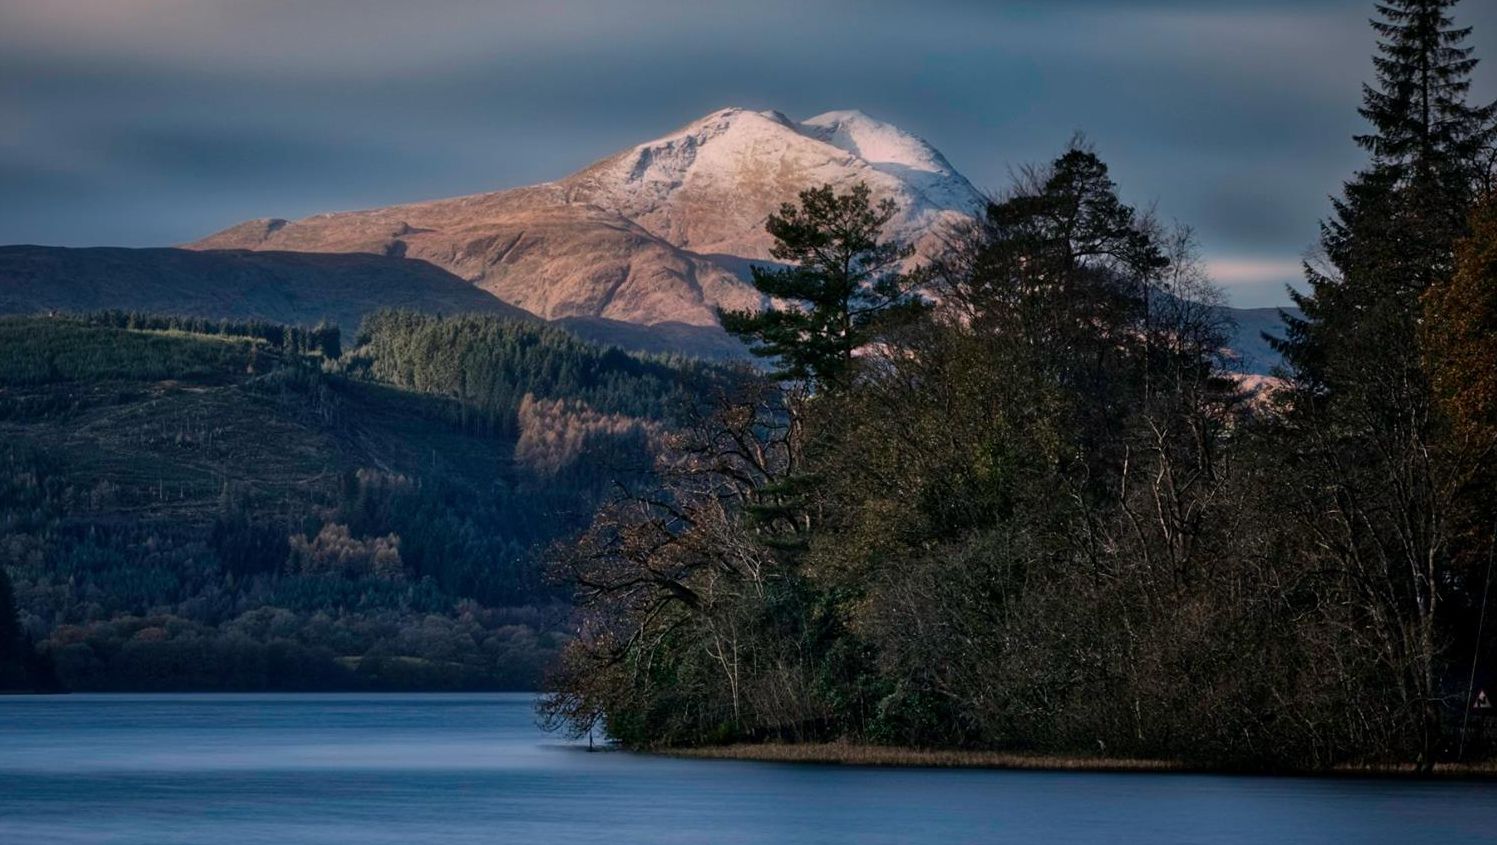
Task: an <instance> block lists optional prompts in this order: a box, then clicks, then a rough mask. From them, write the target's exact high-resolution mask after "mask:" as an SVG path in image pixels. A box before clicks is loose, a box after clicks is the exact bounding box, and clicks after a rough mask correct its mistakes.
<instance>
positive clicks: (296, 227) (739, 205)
mask: <svg viewBox="0 0 1497 845" xmlns="http://www.w3.org/2000/svg"><path fill="white" fill-rule="evenodd" d="M857 182H866V183H867V184H868V185H869V187H870V188H872V189H873V192H874V195H875V197H876V198H879V199H883V198H889V199H893V200H894V201H895V202H896V203H897V204H898V205H899V207H900V213H899V216H898V217H897V218H896V219H895V220H894V221H893V222H892V224H891V233H892V234H893V235H894V236H896V237H900V238H905V239H909V240H912V241H917V242H920V241H925V240H928V239H930V238H931V237H933V236H934V235H935V234H936V233H937V232H938V231H939V228H940V227H941V226H942V225H943V224H946V223H949V222H954V221H957V220H960V219H963V218H964V217H966V216H967V215H969V214H971V213H973V212H974V211H976V210H977V209H979V208H980V207H981V205H982V202H983V199H982V195H981V194H980V193H979V192H978V191H977V190H976V189H975V188H973V187H972V185H971V184H970V183H968V182H967V180H966V179H965V178H963V177H962V176H961V174H959V173H957V172H956V170H955V169H954V168H952V167H951V165H950V164H949V163H948V162H947V161H946V159H945V158H944V157H943V156H942V155H941V154H940V153H939V152H938V151H937V150H936V149H935V148H933V147H932V146H930V145H929V144H927V143H926V142H925V141H923V140H921V139H919V138H917V137H915V136H914V135H911V134H909V133H907V132H905V131H903V130H901V129H899V128H897V127H894V126H891V125H890V124H887V123H882V122H880V121H877V120H874V119H872V118H870V117H868V116H867V115H864V114H862V113H860V112H855V111H847V112H829V113H827V114H824V115H820V116H817V117H813V118H811V119H810V120H807V121H804V122H801V123H796V122H794V121H792V120H790V119H789V118H787V117H785V116H784V115H782V114H780V113H779V112H773V111H767V112H756V111H748V110H745V109H737V108H732V109H723V110H721V111H717V112H713V113H712V114H709V115H707V116H706V117H703V118H701V119H700V120H696V121H693V122H692V123H689V124H687V125H686V126H684V127H681V128H680V129H678V130H676V131H675V132H672V133H670V134H668V135H666V136H664V137H661V138H657V139H655V140H653V141H648V142H646V143H643V144H640V145H638V146H635V147H632V148H630V149H627V150H624V151H622V152H619V153H617V154H615V155H612V156H609V157H607V158H605V159H603V160H601V161H599V162H597V163H595V164H593V165H591V166H589V167H586V168H584V169H583V170H581V171H579V172H577V173H575V174H573V175H571V176H568V177H567V178H565V179H562V180H560V181H558V182H548V183H545V184H541V185H535V186H531V187H525V188H516V189H512V190H506V191H498V192H494V193H486V194H476V195H473V196H466V197H458V198H456V199H447V200H436V201H431V202H420V203H413V204H409V205H398V206H391V207H389V208H380V209H372V210H367V211H354V212H343V213H337V214H319V215H316V216H314V217H308V218H306V219H303V220H297V221H286V220H254V221H250V222H248V223H242V224H240V225H238V226H234V227H232V228H230V229H226V230H224V231H222V232H219V233H217V234H214V235H210V236H209V237H207V238H204V239H202V240H200V241H197V242H196V243H193V244H190V245H189V248H192V249H205V250H208V249H211V250H217V249H249V250H290V251H310V252H323V253H334V252H363V253H374V254H378V255H387V256H400V257H404V258H416V259H421V260H424V261H428V262H431V263H432V264H434V265H436V266H438V267H441V268H442V269H444V270H447V271H449V272H451V273H452V274H454V275H456V276H458V277H460V278H462V279H464V280H466V281H468V282H470V283H472V284H474V285H476V286H477V287H479V288H481V289H483V290H485V291H488V292H489V293H491V294H493V295H494V296H496V297H498V298H499V299H501V300H503V301H505V302H508V303H510V304H512V305H516V306H518V307H520V308H523V309H525V310H526V311H529V312H531V313H533V314H536V315H538V316H540V317H543V318H545V319H566V320H574V321H583V322H582V325H584V326H589V325H596V324H593V323H590V322H588V321H594V320H600V319H602V320H611V321H615V322H618V323H628V324H635V325H643V326H655V325H665V324H673V325H677V326H697V327H705V328H711V327H715V326H716V324H717V317H716V309H717V308H718V307H726V308H747V307H755V306H758V305H760V304H762V302H761V298H760V297H759V295H758V293H757V292H756V291H755V290H754V289H753V288H752V287H751V286H750V285H749V284H748V283H747V282H746V281H745V279H746V277H747V267H748V264H749V262H751V261H764V260H767V259H768V258H769V247H770V239H769V236H768V234H767V233H765V231H764V221H765V219H766V218H767V217H768V216H769V214H770V213H772V212H773V211H775V210H777V209H778V208H779V206H780V205H781V204H782V203H784V202H789V201H793V200H794V199H795V198H796V195H797V194H798V193H799V192H800V191H801V190H803V189H804V188H806V187H810V186H815V185H821V184H827V183H830V184H832V185H836V186H839V187H847V186H850V185H852V184H855V183H857ZM699 334H700V333H699Z"/></svg>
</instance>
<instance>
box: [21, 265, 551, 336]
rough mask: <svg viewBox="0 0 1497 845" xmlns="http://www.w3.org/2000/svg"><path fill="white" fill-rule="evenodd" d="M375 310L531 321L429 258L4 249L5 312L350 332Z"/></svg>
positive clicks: (350, 334)
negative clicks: (109, 312)
mask: <svg viewBox="0 0 1497 845" xmlns="http://www.w3.org/2000/svg"><path fill="white" fill-rule="evenodd" d="M379 308H417V309H420V310H422V311H427V312H431V313H439V314H451V313H460V312H472V313H481V314H494V315H497V316H503V317H512V318H516V319H528V318H530V315H529V314H527V313H526V312H524V311H522V310H521V309H519V308H515V307H514V306H511V305H507V304H505V303H504V302H501V301H499V300H497V299H495V298H494V297H492V296H490V295H488V294H486V293H484V292H483V291H481V290H478V289H476V288H474V287H473V286H472V285H470V284H468V283H466V282H464V281H463V280H461V279H459V278H457V277H455V276H453V275H452V274H451V273H448V272H446V271H445V270H442V269H440V268H438V267H435V266H433V265H431V264H429V263H427V262H425V261H413V260H409V259H401V258H390V257H387V256H381V255H364V254H359V253H347V254H331V255H330V254H317V253H309V252H251V251H248V250H229V251H200V250H187V249H123V248H117V247H96V248H88V249H69V248H64V247H46V246H4V247H0V314H33V313H37V312H46V311H53V310H55V311H72V312H81V311H98V310H104V309H122V310H127V311H146V312H160V313H172V314H182V315H187V316H196V317H208V318H214V319H217V318H235V319H259V320H268V321H271V322H277V323H288V324H300V325H312V324H314V323H317V322H318V321H320V320H327V321H329V322H332V323H336V324H337V325H338V326H340V327H341V328H342V329H343V330H344V332H346V333H347V334H348V335H349V336H352V334H353V332H354V331H355V330H356V329H357V328H358V325H359V320H360V319H362V318H363V316H364V315H365V314H367V313H369V312H371V311H374V310H377V309H379Z"/></svg>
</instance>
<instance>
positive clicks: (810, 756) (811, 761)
mask: <svg viewBox="0 0 1497 845" xmlns="http://www.w3.org/2000/svg"><path fill="white" fill-rule="evenodd" d="M648 753H652V754H657V755H660V756H664V757H678V758H682V759H693V760H737V761H742V762H758V763H793V764H800V765H814V766H855V767H860V768H917V769H994V770H1008V771H1045V772H1096V773H1114V774H1117V773H1136V774H1215V775H1238V776H1253V775H1261V776H1270V777H1336V778H1341V777H1345V778H1395V779H1399V780H1447V779H1457V780H1460V779H1464V780H1494V779H1497V761H1487V762H1479V763H1441V764H1437V765H1436V766H1435V768H1434V769H1433V770H1432V771H1429V772H1421V771H1418V770H1417V769H1416V767H1415V766H1414V765H1413V764H1412V763H1379V764H1369V765H1351V764H1343V765H1340V766H1336V767H1334V768H1331V769H1326V770H1323V771H1304V770H1252V769H1231V768H1223V767H1217V766H1206V765H1200V764H1193V763H1186V762H1183V761H1179V760H1162V759H1153V758H1134V757H1088V756H1080V755H1064V754H1027V753H1017V752H1007V751H975V750H974V751H964V750H959V749H925V748H907V747H900V746H879V745H848V744H843V743H830V742H828V743H805V744H798V743H757V744H739V745H719V746H706V747H700V748H665V749H657V750H653V751H650V752H648Z"/></svg>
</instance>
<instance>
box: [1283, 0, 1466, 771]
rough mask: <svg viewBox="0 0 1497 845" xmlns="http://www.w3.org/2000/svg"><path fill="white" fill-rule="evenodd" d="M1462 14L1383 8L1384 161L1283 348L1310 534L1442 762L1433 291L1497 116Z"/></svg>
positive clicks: (1375, 167) (1332, 242) (1442, 487)
mask: <svg viewBox="0 0 1497 845" xmlns="http://www.w3.org/2000/svg"><path fill="white" fill-rule="evenodd" d="M1454 5H1455V0H1388V2H1386V3H1382V4H1379V5H1378V6H1377V10H1378V12H1379V15H1380V18H1379V19H1377V20H1374V21H1373V27H1374V28H1375V29H1376V31H1377V33H1378V35H1379V43H1378V55H1377V56H1376V57H1375V59H1374V61H1375V65H1376V75H1377V79H1376V84H1375V85H1369V86H1365V89H1364V92H1363V106H1362V109H1361V114H1362V115H1363V116H1364V117H1365V118H1366V119H1367V120H1368V121H1369V122H1370V123H1371V132H1369V133H1368V134H1365V135H1361V136H1358V137H1357V139H1356V140H1357V142H1358V143H1359V144H1360V145H1361V146H1362V147H1364V148H1365V149H1366V150H1368V152H1369V153H1370V154H1371V162H1370V164H1369V166H1368V167H1367V168H1366V169H1365V170H1363V171H1362V172H1360V173H1358V174H1357V175H1356V176H1355V177H1354V178H1353V179H1352V180H1351V181H1350V182H1348V183H1347V185H1346V188H1345V193H1344V195H1343V196H1342V197H1341V198H1339V199H1337V200H1335V201H1334V211H1335V213H1334V215H1333V217H1332V218H1331V219H1330V220H1328V221H1326V222H1324V223H1322V226H1321V247H1322V251H1323V254H1324V255H1323V257H1324V263H1323V264H1319V265H1314V266H1309V267H1307V274H1306V275H1307V281H1308V283H1309V291H1308V293H1304V294H1299V293H1295V294H1293V298H1294V301H1295V304H1296V305H1298V306H1299V307H1300V309H1301V310H1302V311H1303V313H1304V316H1303V317H1302V318H1300V317H1292V316H1286V319H1285V322H1286V326H1287V332H1286V336H1285V338H1284V339H1283V340H1282V341H1278V342H1277V343H1276V345H1277V346H1278V348H1279V350H1280V351H1281V352H1282V353H1283V355H1284V358H1285V361H1286V364H1287V367H1288V369H1289V370H1290V374H1291V375H1292V377H1293V380H1294V386H1295V388H1296V389H1295V391H1294V392H1293V399H1292V407H1293V414H1292V415H1291V422H1290V424H1291V425H1292V426H1298V427H1299V429H1298V432H1297V434H1298V437H1297V440H1296V442H1297V443H1298V444H1299V445H1300V446H1301V447H1302V453H1303V454H1302V457H1303V458H1304V462H1303V464H1302V467H1303V469H1304V474H1303V476H1302V477H1301V478H1300V479H1299V481H1300V483H1299V484H1298V485H1297V489H1298V490H1299V492H1300V501H1301V507H1302V513H1303V515H1304V518H1305V523H1306V528H1307V530H1309V531H1310V532H1311V536H1315V537H1316V538H1317V547H1318V549H1319V550H1320V553H1321V554H1322V555H1323V556H1324V558H1325V561H1324V564H1325V567H1324V568H1325V571H1334V572H1339V573H1341V575H1342V576H1343V582H1344V584H1345V589H1346V591H1347V601H1348V604H1349V605H1354V606H1357V607H1359V608H1362V612H1363V614H1364V615H1363V617H1362V619H1361V620H1360V625H1359V627H1360V628H1361V629H1362V630H1363V631H1364V644H1365V647H1366V649H1367V653H1368V654H1370V655H1373V656H1374V659H1375V660H1376V661H1377V662H1378V663H1379V664H1380V665H1382V666H1383V667H1385V670H1386V674H1385V675H1383V676H1381V677H1380V678H1377V679H1369V683H1373V682H1375V683H1387V684H1388V685H1389V686H1388V689H1387V692H1386V698H1388V699H1389V700H1390V702H1397V703H1396V704H1394V705H1393V706H1394V707H1396V708H1400V709H1401V710H1402V711H1403V712H1404V713H1406V714H1407V715H1408V719H1409V723H1408V730H1407V731H1406V734H1407V735H1408V736H1409V738H1410V739H1411V740H1412V741H1413V742H1414V743H1415V747H1414V748H1412V749H1410V750H1411V751H1413V752H1415V753H1417V754H1418V755H1419V757H1420V759H1421V760H1422V761H1423V762H1424V763H1425V764H1430V763H1431V762H1432V759H1433V758H1432V754H1433V751H1434V748H1435V746H1436V743H1437V740H1438V737H1439V730H1440V701H1441V667H1440V653H1441V648H1442V645H1441V643H1442V639H1443V634H1442V630H1441V626H1442V624H1443V620H1444V614H1443V611H1442V610H1440V607H1441V598H1442V591H1443V590H1444V589H1445V585H1446V584H1448V583H1449V581H1450V577H1449V570H1450V567H1451V564H1452V557H1451V548H1452V530H1453V529H1452V525H1453V523H1452V514H1453V512H1454V511H1455V510H1456V506H1457V502H1456V494H1457V491H1458V490H1459V484H1458V482H1457V481H1456V478H1457V477H1458V476H1459V475H1460V473H1461V472H1462V470H1461V468H1460V467H1458V466H1457V465H1456V463H1455V461H1454V459H1455V458H1456V457H1457V456H1455V455H1453V454H1452V453H1451V451H1450V450H1448V449H1445V448H1444V445H1443V440H1442V438H1444V436H1445V424H1444V420H1443V419H1442V415H1441V414H1440V411H1439V407H1438V406H1437V404H1436V403H1435V402H1434V401H1433V395H1432V391H1431V383H1430V375H1429V372H1428V371H1427V369H1426V360H1425V358H1424V356H1423V354H1422V350H1421V345H1420V324H1421V321H1422V317H1423V313H1424V304H1423V303H1424V298H1425V295H1426V293H1427V292H1428V291H1430V290H1431V289H1432V288H1436V287H1439V286H1442V285H1444V284H1446V283H1447V282H1448V280H1449V279H1450V277H1451V274H1452V270H1453V264H1454V260H1453V255H1454V245H1455V243H1456V241H1457V240H1458V239H1459V238H1460V237H1461V236H1462V235H1463V234H1464V232H1465V229H1466V226H1467V215H1468V213H1469V211H1470V203H1471V198H1472V196H1473V194H1474V192H1475V189H1476V186H1477V184H1478V183H1479V181H1480V178H1481V175H1482V170H1483V168H1482V166H1481V158H1482V153H1483V151H1484V150H1486V149H1488V148H1489V146H1490V143H1491V140H1492V137H1493V117H1494V107H1493V106H1490V105H1489V106H1472V105H1470V104H1468V103H1467V102H1466V93H1467V89H1468V87H1469V79H1470V74H1471V71H1472V69H1473V68H1474V67H1475V65H1476V59H1475V58H1473V57H1472V55H1471V49H1470V48H1469V47H1465V46H1463V44H1464V42H1465V39H1466V37H1467V36H1468V35H1469V32H1470V30H1469V28H1456V27H1454V26H1453V25H1452V18H1451V16H1450V15H1449V14H1448V12H1449V10H1450V8H1451V7H1453V6H1454Z"/></svg>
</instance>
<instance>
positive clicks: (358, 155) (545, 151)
mask: <svg viewBox="0 0 1497 845" xmlns="http://www.w3.org/2000/svg"><path fill="white" fill-rule="evenodd" d="M1487 6H1491V4H1487ZM1370 11H1371V5H1370V0H1191V2H1186V0H1153V2H1124V0H1049V2H1039V0H1027V2H994V1H993V0H923V2H901V1H899V0H822V2H817V3H806V2H804V0H755V2H752V3H748V2H742V0H695V2H692V1H691V0H631V2H620V0H552V2H546V3H534V2H494V0H426V1H425V2H419V3H418V2H410V0H0V194H3V195H4V196H5V197H6V199H7V202H6V203H4V204H3V206H4V208H0V243H5V242H13V241H17V240H31V241H41V242H50V243H64V244H80V245H82V244H95V243H106V242H114V243H121V244H125V245H149V244H160V243H171V242H180V241H185V240H189V239H192V238H194V237H197V236H200V235H202V234H205V233H206V232H209V231H212V230H214V229H216V228H219V227H222V226H226V225H230V224H232V223H234V222H237V221H238V220H241V219H245V218H249V217H257V216H268V215H277V216H295V215H298V214H304V213H310V212H315V211H320V210H331V209H345V208H355V207H364V206H368V205H376V204H383V203H389V202H397V201H402V200H416V199H423V198H430V197H438V196H446V195H455V194H461V193H469V192H474V191H482V190H491V189H495V188H502V187H508V186H513V185H521V184H528V183H531V182H535V181H540V180H544V179H550V178H556V177H560V176H562V175H565V174H566V173H568V172H570V171H572V170H574V169H576V168H578V167H581V166H583V165H585V164H587V163H588V162H590V161H592V160H594V159H596V158H599V157H601V156H604V155H607V154H609V153H611V152H613V151H614V150H617V149H619V148H622V147H624V146H627V145H629V144H632V143H636V142H638V141H641V140H644V139H646V138H649V137H653V136H657V135H659V134H661V133H663V132H665V131H667V130H669V129H670V128H672V127H674V126H677V125H679V124H682V123H684V122H686V121H688V120H691V119H693V118H695V117H697V116H699V115H701V114H704V113H706V112H708V111H710V110H712V109H715V108H718V107H721V106H725V105H730V104H735V105H746V106H750V107H755V108H777V109H780V110H782V111H785V112H786V113H788V114H791V115H793V116H807V115H812V114H816V113H819V112H822V111H827V110H830V109H836V108H854V107H855V108H861V109H864V110H865V111H868V112H870V113H873V114H876V115H878V116H880V117H882V118H884V119H887V120H890V121H892V122H894V123H896V124H899V125H901V126H904V127H906V128H908V129H910V130H912V131H915V132H918V133H920V134H922V135H924V136H925V137H927V138H928V139H929V140H930V141H931V142H932V143H934V144H935V145H936V146H938V147H939V148H941V149H942V151H943V152H945V153H946V154H947V157H948V158H950V159H951V161H952V162H953V163H954V164H955V165H956V166H957V167H958V168H959V169H961V170H962V171H963V172H964V173H966V174H967V175H968V176H969V177H970V178H972V179H973V181H974V182H976V183H978V184H979V185H981V186H984V187H990V188H998V187H1001V186H1002V185H1003V184H1004V183H1005V181H1006V180H1007V175H1008V173H1009V171H1010V168H1011V167H1013V166H1015V165H1019V164H1023V163H1027V162H1035V161H1042V160H1045V159H1047V158H1049V157H1051V156H1052V155H1054V154H1055V153H1056V152H1057V151H1058V150H1059V149H1060V147H1061V146H1062V145H1063V144H1064V143H1065V142H1066V140H1067V139H1068V138H1069V137H1070V135H1071V134H1072V133H1073V132H1074V131H1075V130H1077V129H1084V130H1086V131H1087V132H1088V134H1089V136H1090V137H1091V138H1092V139H1093V141H1094V142H1095V143H1096V144H1097V146H1098V148H1099V151H1100V152H1101V153H1102V155H1103V156H1104V158H1106V159H1107V161H1108V162H1109V163H1110V164H1111V165H1112V167H1113V172H1114V175H1115V177H1116V178H1117V179H1118V181H1119V183H1120V184H1121V185H1122V187H1123V190H1124V193H1125V195H1127V196H1128V197H1129V199H1130V200H1131V201H1133V202H1136V203H1138V204H1141V205H1147V204H1156V205H1157V207H1158V208H1159V211H1160V213H1161V214H1162V215H1164V216H1166V217H1174V218H1179V219H1181V220H1183V221H1185V222H1188V223H1191V224H1193V225H1195V226H1196V228H1197V230H1198V232H1199V234H1200V237H1201V240H1202V242H1203V245H1204V247H1205V249H1206V251H1207V254H1208V255H1210V256H1214V257H1216V260H1217V261H1218V263H1220V264H1221V266H1222V267H1224V268H1226V271H1227V272H1226V276H1225V277H1224V278H1230V279H1233V281H1232V284H1233V285H1234V286H1236V289H1238V290H1242V291H1246V290H1248V289H1249V288H1250V287H1251V286H1254V285H1259V286H1261V285H1266V284H1269V281H1264V279H1263V278H1257V277H1253V276H1251V275H1243V274H1244V273H1246V270H1245V269H1244V268H1246V267H1247V266H1248V265H1250V264H1251V263H1252V262H1253V261H1262V262H1267V264H1266V265H1265V266H1268V265H1273V264H1274V263H1275V262H1277V264H1278V266H1280V267H1282V266H1284V265H1286V264H1293V263H1296V257H1297V256H1298V255H1299V254H1301V253H1302V252H1303V251H1304V249H1305V248H1306V247H1307V246H1308V245H1309V244H1310V242H1311V241H1312V240H1313V239H1314V237H1315V234H1316V229H1315V221H1316V220H1317V218H1319V217H1321V216H1322V215H1324V214H1325V213H1327V211H1328V203H1327V200H1326V197H1327V196H1328V195H1329V194H1332V193H1334V192H1336V191H1337V190H1338V189H1339V184H1340V182H1341V180H1343V179H1345V178H1346V177H1347V176H1349V175H1350V174H1351V172H1352V171H1353V170H1354V169H1355V168H1356V167H1357V166H1358V165H1359V164H1360V162H1361V153H1360V152H1359V151H1358V150H1357V149H1356V148H1355V146H1354V145H1353V144H1352V143H1351V142H1350V139H1349V136H1350V135H1351V134H1352V133H1353V132H1354V131H1357V129H1358V128H1359V124H1358V118H1357V116H1356V112H1355V107H1356V103H1357V98H1358V92H1359V89H1358V85H1359V83H1360V81H1361V80H1362V79H1364V78H1365V77H1366V76H1367V74H1368V71H1369V69H1370V60H1369V53H1370V50H1371V45H1372V36H1371V32H1370V30H1369V29H1368V27H1367V26H1366V23H1365V21H1366V17H1367V15H1368V14H1369V13H1370ZM1457 14H1458V15H1459V16H1460V17H1461V19H1462V20H1463V21H1466V22H1470V23H1474V24H1476V25H1477V27H1478V30H1477V45H1478V48H1479V50H1480V51H1481V52H1482V53H1484V54H1486V55H1488V56H1493V58H1494V59H1497V49H1494V48H1497V8H1487V7H1479V6H1478V4H1475V3H1468V4H1464V5H1463V6H1461V7H1459V8H1458V9H1457ZM1494 70H1497V61H1494V62H1492V63H1490V64H1488V65H1484V66H1483V68H1482V74H1481V75H1480V76H1479V78H1478V84H1477V86H1476V88H1475V92H1474V93H1475V94H1476V95H1477V96H1493V95H1497V85H1494V84H1493V79H1494V76H1493V72H1494ZM1232 256H1254V258H1252V259H1250V260H1249V259H1239V258H1232ZM1244 261H1246V262H1247V263H1246V264H1244V263H1242V262H1244ZM1259 269H1260V270H1262V269H1263V268H1262V267H1260V268H1259ZM1264 272H1265V273H1266V272H1267V271H1266V270H1264ZM1234 273H1235V274H1236V275H1234ZM1297 276H1298V271H1297V269H1296V270H1295V271H1293V272H1290V273H1288V274H1286V277H1285V279H1279V280H1270V281H1272V284H1273V285H1275V286H1277V285H1279V284H1281V283H1282V281H1284V280H1286V279H1292V278H1295V277H1297ZM1255 278H1257V280H1256V281H1255ZM1264 278H1266V277H1264ZM1254 289H1256V288H1254ZM1264 290H1266V288H1264ZM1255 295H1256V294H1255ZM1264 295H1269V294H1264ZM1274 296H1276V297H1277V299H1276V300H1275V301H1278V300H1281V299H1282V294H1281V293H1280V294H1274Z"/></svg>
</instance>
